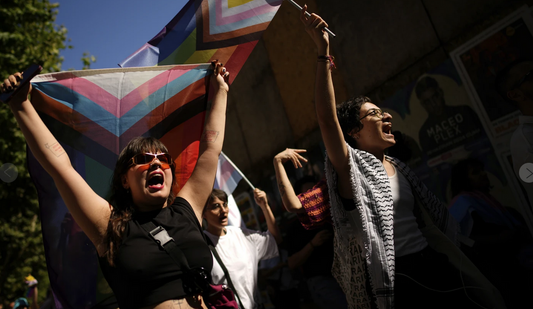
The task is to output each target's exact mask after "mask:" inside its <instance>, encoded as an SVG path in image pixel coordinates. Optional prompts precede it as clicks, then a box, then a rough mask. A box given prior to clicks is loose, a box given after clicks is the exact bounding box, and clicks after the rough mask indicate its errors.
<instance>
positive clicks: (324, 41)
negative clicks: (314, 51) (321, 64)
mask: <svg viewBox="0 0 533 309" xmlns="http://www.w3.org/2000/svg"><path fill="white" fill-rule="evenodd" d="M306 12H307V4H306V5H304V6H303V8H302V11H301V12H300V20H301V21H302V22H303V24H304V25H305V31H306V32H307V33H308V34H309V36H311V39H313V42H315V45H316V47H317V48H318V53H319V54H322V55H328V54H329V35H328V33H327V32H326V31H325V30H324V28H325V27H328V24H327V23H326V22H325V21H324V20H323V19H322V17H320V16H318V15H316V14H315V13H311V16H309V17H308V16H306V15H305V13H306Z"/></svg>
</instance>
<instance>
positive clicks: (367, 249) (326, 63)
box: [300, 6, 499, 309]
mask: <svg viewBox="0 0 533 309" xmlns="http://www.w3.org/2000/svg"><path fill="white" fill-rule="evenodd" d="M306 11H307V7H306V6H305V7H304V8H303V10H302V12H301V15H300V19H301V21H302V23H303V24H304V26H305V30H306V32H307V33H308V34H309V36H310V37H311V38H312V40H313V42H314V43H315V45H316V47H317V53H318V57H317V61H318V62H317V68H316V81H315V109H316V115H317V118H318V124H319V127H320V131H321V134H322V140H323V141H324V144H325V147H326V152H327V159H326V179H327V188H328V190H329V196H330V203H329V212H330V214H331V218H332V219H333V222H334V224H333V227H334V237H335V239H334V262H333V267H332V273H333V275H334V277H335V278H336V279H337V282H339V285H340V286H341V288H342V289H343V291H344V293H345V295H346V299H347V302H348V306H349V308H357V307H363V308H370V307H375V308H379V309H385V308H394V307H395V308H428V307H430V308H454V307H457V308H458V307H463V308H464V307H465V306H467V307H468V308H476V307H478V305H477V304H476V303H475V302H473V301H472V299H470V298H469V297H468V296H467V294H465V290H464V289H463V283H462V280H461V276H460V273H459V271H458V270H457V268H455V267H454V266H453V265H452V264H451V263H450V261H449V258H448V256H447V255H445V254H443V253H441V252H439V251H437V250H435V249H433V248H432V247H433V246H430V245H429V244H430V243H431V244H432V245H436V244H437V243H439V244H441V245H444V244H446V245H447V246H448V247H447V249H448V248H449V249H448V250H452V251H453V254H452V255H453V256H457V255H461V254H462V253H461V252H460V250H459V249H458V247H457V245H458V243H457V242H456V238H455V237H456V235H457V232H458V226H457V223H456V222H455V220H454V219H453V218H452V217H451V216H450V215H449V213H448V211H447V208H446V206H445V205H444V204H443V203H442V202H441V201H439V200H438V199H437V198H436V196H435V195H434V194H432V193H431V192H430V191H429V190H428V189H427V188H426V186H425V185H424V184H423V183H422V182H421V181H420V179H419V178H418V177H417V176H416V175H415V174H414V173H413V172H412V171H411V170H410V169H409V168H408V167H407V166H406V165H405V164H404V163H403V162H401V161H399V160H397V159H394V158H391V157H387V156H385V150H386V149H387V148H389V147H391V146H393V145H394V144H395V140H394V135H393V134H392V116H391V115H390V114H389V113H386V112H383V111H382V110H381V109H380V108H379V107H377V106H376V105H375V104H373V103H371V100H370V99H369V98H368V97H364V96H358V97H355V98H353V99H350V100H348V101H346V102H343V103H342V104H340V105H339V107H337V106H336V103H335V93H334V88H333V81H332V76H331V70H332V69H333V68H334V67H335V66H334V63H333V60H334V59H333V57H332V56H331V55H330V53H329V51H330V50H329V37H328V34H327V32H325V31H324V27H327V26H328V25H327V24H326V23H325V22H324V20H323V19H322V18H321V17H320V16H318V15H316V14H310V16H306ZM415 211H416V212H417V213H419V214H420V213H424V214H426V216H427V218H428V219H429V220H426V221H424V223H422V222H421V220H420V221H419V220H418V218H417V216H416V214H415ZM432 227H436V228H434V229H433V228H432ZM437 238H438V239H437ZM443 251H444V250H443ZM461 257H462V258H463V259H464V260H465V261H463V262H464V263H465V264H466V263H468V262H469V261H467V260H468V259H467V258H466V257H464V256H461ZM470 264H471V263H470ZM463 268H464V267H463ZM463 268H462V270H463ZM478 273H479V272H478ZM478 275H479V279H480V280H481V281H483V282H484V283H485V284H487V285H488V287H489V290H491V291H490V292H489V293H487V294H486V295H487V297H490V296H491V295H492V296H494V295H497V294H498V292H497V291H496V290H495V289H493V287H492V285H490V283H489V282H488V281H487V280H486V278H484V277H483V276H482V275H481V274H478ZM437 291H438V292H437ZM442 292H446V293H442ZM495 297H496V298H497V296H495ZM485 300H486V298H480V299H478V301H485ZM494 300H495V301H497V299H494ZM491 305H493V306H497V305H499V303H498V304H494V303H493V304H491Z"/></svg>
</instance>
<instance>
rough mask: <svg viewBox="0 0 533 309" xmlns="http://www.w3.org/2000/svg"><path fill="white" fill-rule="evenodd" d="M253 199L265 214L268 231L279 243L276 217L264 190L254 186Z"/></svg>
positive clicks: (279, 233)
mask: <svg viewBox="0 0 533 309" xmlns="http://www.w3.org/2000/svg"><path fill="white" fill-rule="evenodd" d="M254 199H255V202H256V203H257V205H259V207H261V210H262V211H263V214H264V215H265V221H266V223H267V227H268V231H269V232H270V234H272V236H274V239H275V240H276V243H277V244H279V243H281V240H282V238H281V232H280V231H279V227H278V226H277V225H276V218H275V217H274V214H273V213H272V210H271V209H270V206H269V205H268V199H267V196H266V193H265V191H263V190H260V189H257V188H256V189H255V190H254Z"/></svg>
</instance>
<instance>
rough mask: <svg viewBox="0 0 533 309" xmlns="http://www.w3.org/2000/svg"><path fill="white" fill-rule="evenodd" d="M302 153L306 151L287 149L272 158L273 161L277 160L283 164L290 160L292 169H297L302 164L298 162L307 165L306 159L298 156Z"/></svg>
mask: <svg viewBox="0 0 533 309" xmlns="http://www.w3.org/2000/svg"><path fill="white" fill-rule="evenodd" d="M304 152H307V150H305V149H292V148H287V149H285V150H284V151H282V152H280V153H278V154H277V155H276V156H275V157H274V160H278V161H280V162H281V163H285V162H287V161H289V160H290V161H292V164H293V165H294V168H299V167H302V163H301V162H300V161H303V162H305V163H307V159H306V158H304V157H302V156H301V155H300V154H301V153H304Z"/></svg>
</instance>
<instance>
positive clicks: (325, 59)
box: [317, 55, 337, 70]
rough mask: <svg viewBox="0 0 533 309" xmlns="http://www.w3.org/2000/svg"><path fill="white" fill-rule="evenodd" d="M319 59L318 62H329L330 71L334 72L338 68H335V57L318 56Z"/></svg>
mask: <svg viewBox="0 0 533 309" xmlns="http://www.w3.org/2000/svg"><path fill="white" fill-rule="evenodd" d="M317 59H318V62H329V69H330V70H333V69H334V68H335V69H336V68H337V67H336V66H335V62H334V60H335V57H333V56H331V55H322V56H318V57H317Z"/></svg>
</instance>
